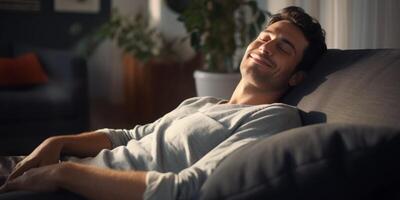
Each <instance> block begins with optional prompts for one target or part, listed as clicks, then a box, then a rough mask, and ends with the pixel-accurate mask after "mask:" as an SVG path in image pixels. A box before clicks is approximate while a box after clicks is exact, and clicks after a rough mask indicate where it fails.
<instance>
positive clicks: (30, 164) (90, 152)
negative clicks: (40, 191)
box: [8, 132, 112, 180]
mask: <svg viewBox="0 0 400 200" xmlns="http://www.w3.org/2000/svg"><path fill="white" fill-rule="evenodd" d="M111 147H112V144H111V141H110V140H109V139H108V136H107V135H106V134H104V133H99V132H88V133H82V134H79V135H66V136H55V137H51V138H48V139H46V140H45V141H44V142H42V143H41V144H40V145H39V146H38V147H37V148H36V149H35V150H34V151H33V152H32V153H31V154H29V156H27V157H26V158H25V159H24V160H22V161H21V162H20V163H18V164H17V166H16V167H15V169H14V170H13V172H12V173H11V175H10V176H9V178H8V179H9V180H11V179H13V178H16V177H18V176H20V175H21V174H23V173H24V172H25V171H27V170H29V169H31V168H35V167H41V166H45V165H51V164H55V163H58V162H59V160H60V154H65V155H73V156H78V157H85V156H95V155H96V154H97V153H98V152H100V151H101V150H102V149H111Z"/></svg>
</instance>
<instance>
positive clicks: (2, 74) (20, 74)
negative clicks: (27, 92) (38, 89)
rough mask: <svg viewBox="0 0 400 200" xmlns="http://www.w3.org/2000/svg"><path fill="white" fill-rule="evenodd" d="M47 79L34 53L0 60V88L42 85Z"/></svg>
mask: <svg viewBox="0 0 400 200" xmlns="http://www.w3.org/2000/svg"><path fill="white" fill-rule="evenodd" d="M47 81H48V77H47V75H46V73H45V71H44V69H43V67H42V65H41V64H40V62H39V59H38V57H37V56H36V54H35V53H26V54H23V55H20V56H18V57H16V58H0V86H2V87H8V86H27V85H38V84H44V83H46V82H47Z"/></svg>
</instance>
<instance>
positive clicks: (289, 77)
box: [0, 7, 326, 199]
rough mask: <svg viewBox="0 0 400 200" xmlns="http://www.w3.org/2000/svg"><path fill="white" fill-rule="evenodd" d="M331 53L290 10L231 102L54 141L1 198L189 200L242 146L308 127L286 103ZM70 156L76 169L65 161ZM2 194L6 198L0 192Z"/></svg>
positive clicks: (248, 57) (255, 51)
mask: <svg viewBox="0 0 400 200" xmlns="http://www.w3.org/2000/svg"><path fill="white" fill-rule="evenodd" d="M325 51H326V44H325V34H324V31H323V30H322V29H321V26H320V24H319V23H318V22H317V21H316V20H315V19H313V18H312V17H310V16H309V15H308V14H306V13H305V12H304V11H303V10H302V9H301V8H298V7H287V8H285V9H283V10H282V11H281V12H280V13H278V14H276V15H274V16H273V17H272V19H271V20H270V22H269V24H268V26H267V27H266V29H265V30H263V31H262V32H261V33H260V34H259V36H258V37H257V38H256V39H255V40H254V41H253V42H252V43H251V44H250V45H249V46H248V48H247V50H246V53H245V55H244V57H243V59H242V62H241V65H240V72H241V75H242V79H241V81H240V83H239V84H238V85H237V87H236V89H235V91H234V93H233V94H232V97H231V99H229V100H221V99H216V98H213V97H197V98H191V99H188V100H185V101H184V102H182V103H181V104H180V105H179V106H178V108H176V109H175V110H173V111H172V112H170V113H168V114H166V115H165V116H163V117H162V118H160V119H159V120H157V121H155V122H153V123H151V124H147V125H143V126H136V127H134V128H133V129H131V130H113V129H101V130H97V131H94V132H89V133H83V134H79V135H72V136H71V135H70V136H56V137H51V138H49V139H47V140H45V141H44V142H43V143H42V144H41V145H39V146H38V147H37V148H36V149H35V150H34V151H33V152H32V153H31V154H30V155H29V156H27V157H26V158H25V159H24V160H22V161H21V162H20V163H18V165H17V166H16V167H15V169H14V171H13V172H12V173H11V175H10V176H9V178H8V181H7V182H6V183H5V184H4V185H3V186H2V188H1V191H3V192H5V191H13V190H31V191H56V190H58V189H65V190H68V191H71V192H73V193H77V194H80V195H82V196H84V197H86V198H89V199H142V198H145V199H190V198H193V197H194V196H195V195H196V193H197V192H198V191H199V189H200V187H201V186H202V184H203V183H204V182H205V180H206V179H207V177H208V176H210V175H211V174H212V172H213V171H214V169H215V168H216V167H217V166H218V165H219V163H220V162H221V161H222V160H223V159H224V158H226V157H227V156H228V155H229V154H230V153H232V152H233V151H234V150H236V149H238V148H239V147H241V146H243V145H246V144H249V143H250V142H252V141H255V140H258V139H260V138H264V137H268V136H271V135H273V134H276V133H279V132H281V131H284V130H286V129H290V128H294V127H297V126H300V125H301V120H300V117H299V114H298V111H297V109H296V108H294V107H292V106H289V105H285V104H282V103H278V102H279V101H280V98H281V97H282V95H283V94H284V93H285V92H286V91H287V90H288V89H289V88H290V87H291V86H295V85H297V84H299V83H300V82H301V81H302V80H303V78H304V75H305V74H304V70H306V69H307V68H309V67H311V66H312V64H313V62H315V61H316V60H317V59H318V58H319V57H320V56H321V55H322V54H323V53H324V52H325ZM61 155H68V156H71V157H68V158H67V161H68V162H60V161H59V160H60V156H61ZM0 196H1V195H0Z"/></svg>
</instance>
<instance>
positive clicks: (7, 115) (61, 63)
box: [0, 44, 89, 155]
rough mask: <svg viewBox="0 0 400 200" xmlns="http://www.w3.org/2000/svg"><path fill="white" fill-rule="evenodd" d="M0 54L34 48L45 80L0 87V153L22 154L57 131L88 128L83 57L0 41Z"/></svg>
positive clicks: (73, 131)
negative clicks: (44, 73)
mask: <svg viewBox="0 0 400 200" xmlns="http://www.w3.org/2000/svg"><path fill="white" fill-rule="evenodd" d="M0 49H1V50H0V54H1V55H0V56H2V57H4V56H18V55H20V54H23V53H26V52H34V53H35V54H36V55H37V56H38V58H39V61H40V63H41V65H42V66H43V68H44V70H45V71H46V73H47V75H48V78H49V81H48V82H47V83H46V84H43V85H33V86H24V87H1V88H0V138H1V139H0V154H1V155H22V154H28V153H29V152H31V151H32V150H33V149H34V148H35V147H36V146H37V145H38V144H40V142H41V141H43V140H44V139H45V138H48V137H49V136H53V135H58V134H70V133H78V132H82V131H85V130H87V129H88V126H89V115H88V109H89V107H88V87H87V68H86V63H85V60H84V59H82V58H79V57H76V56H74V54H73V53H71V52H69V51H66V50H55V49H48V48H39V47H32V46H24V45H8V44H7V45H4V44H3V45H1V47H0Z"/></svg>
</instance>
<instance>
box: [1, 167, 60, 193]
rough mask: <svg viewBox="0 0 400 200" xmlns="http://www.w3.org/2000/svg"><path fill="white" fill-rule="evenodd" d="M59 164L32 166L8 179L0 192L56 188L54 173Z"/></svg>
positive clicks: (39, 190)
mask: <svg viewBox="0 0 400 200" xmlns="http://www.w3.org/2000/svg"><path fill="white" fill-rule="evenodd" d="M59 166H60V165H59V164H54V165H47V166H44V167H39V168H33V169H30V170H28V171H26V172H24V173H23V174H22V175H20V176H18V177H16V178H14V179H11V180H8V181H7V182H6V183H5V184H4V185H3V186H2V187H1V188H0V193H3V192H7V191H12V190H29V191H37V192H50V191H55V190H57V189H58V185H57V184H56V181H55V180H56V177H57V176H56V173H57V170H58V168H59Z"/></svg>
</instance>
